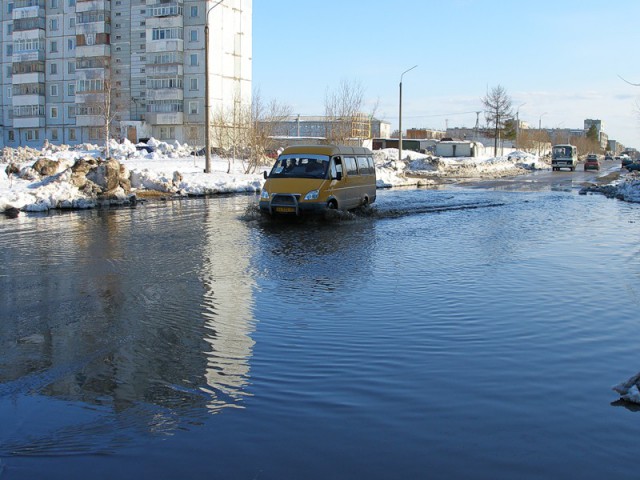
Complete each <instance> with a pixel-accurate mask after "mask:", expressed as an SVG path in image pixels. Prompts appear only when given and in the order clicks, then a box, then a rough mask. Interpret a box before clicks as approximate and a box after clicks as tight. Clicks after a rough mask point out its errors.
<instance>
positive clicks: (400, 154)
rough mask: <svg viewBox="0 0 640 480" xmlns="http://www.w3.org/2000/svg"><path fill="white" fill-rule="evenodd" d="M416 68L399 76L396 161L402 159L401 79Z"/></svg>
mask: <svg viewBox="0 0 640 480" xmlns="http://www.w3.org/2000/svg"><path fill="white" fill-rule="evenodd" d="M417 66H418V65H414V66H413V67H411V68H410V69H408V70H405V71H404V72H402V74H401V75H400V109H399V111H398V130H399V132H400V133H399V135H398V160H400V159H401V158H402V77H403V75H404V74H405V73H407V72H409V71H411V70H413V69H414V68H416V67H417Z"/></svg>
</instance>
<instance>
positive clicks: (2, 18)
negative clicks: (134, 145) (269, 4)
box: [0, 0, 252, 148]
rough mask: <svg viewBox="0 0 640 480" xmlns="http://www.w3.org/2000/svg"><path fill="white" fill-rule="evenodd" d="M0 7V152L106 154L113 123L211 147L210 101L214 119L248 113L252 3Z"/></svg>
mask: <svg viewBox="0 0 640 480" xmlns="http://www.w3.org/2000/svg"><path fill="white" fill-rule="evenodd" d="M1 5H2V6H1V10H0V25H1V27H2V35H1V37H0V50H1V52H2V53H1V57H0V59H1V65H0V85H1V91H0V100H1V104H0V106H1V115H0V129H1V131H2V135H1V137H0V146H10V147H17V146H31V147H35V148H39V147H41V146H42V144H43V143H44V141H45V140H47V141H49V142H50V143H53V144H70V145H73V144H79V143H85V142H88V143H97V144H102V143H103V142H104V139H105V129H104V126H105V124H106V123H109V124H110V125H111V133H110V136H111V137H113V138H120V139H122V138H128V139H129V140H131V141H133V142H138V141H140V140H144V139H146V138H150V137H155V138H157V139H161V140H166V141H171V140H178V141H179V142H182V143H189V144H192V145H204V143H205V141H204V135H205V118H206V115H205V106H206V102H205V90H207V91H208V92H209V94H208V97H209V102H208V104H209V113H210V117H211V116H212V115H214V114H215V112H218V111H225V110H228V109H232V108H233V107H234V105H235V106H238V104H242V105H248V104H250V102H251V55H252V51H251V44H252V37H251V35H252V0H222V1H221V2H220V1H217V0H216V1H214V0H3V1H2V2H1ZM207 22H208V37H209V42H208V44H209V45H208V48H205V26H206V25H207ZM207 52H208V62H207V61H205V53H207ZM207 73H208V74H207ZM206 79H208V82H205V80H206Z"/></svg>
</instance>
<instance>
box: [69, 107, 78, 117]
mask: <svg viewBox="0 0 640 480" xmlns="http://www.w3.org/2000/svg"><path fill="white" fill-rule="evenodd" d="M67 116H68V117H69V118H76V106H75V105H69V108H68V109H67Z"/></svg>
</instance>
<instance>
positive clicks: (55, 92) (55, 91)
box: [50, 83, 58, 97]
mask: <svg viewBox="0 0 640 480" xmlns="http://www.w3.org/2000/svg"><path fill="white" fill-rule="evenodd" d="M50 93H51V96H52V97H57V96H58V85H57V84H55V83H54V84H52V85H51V88H50Z"/></svg>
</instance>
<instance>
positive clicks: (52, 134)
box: [51, 128, 58, 140]
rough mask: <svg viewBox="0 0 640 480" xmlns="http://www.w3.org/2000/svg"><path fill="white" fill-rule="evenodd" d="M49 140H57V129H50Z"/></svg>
mask: <svg viewBox="0 0 640 480" xmlns="http://www.w3.org/2000/svg"><path fill="white" fill-rule="evenodd" d="M51 140H58V129H57V128H54V129H53V130H51Z"/></svg>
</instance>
